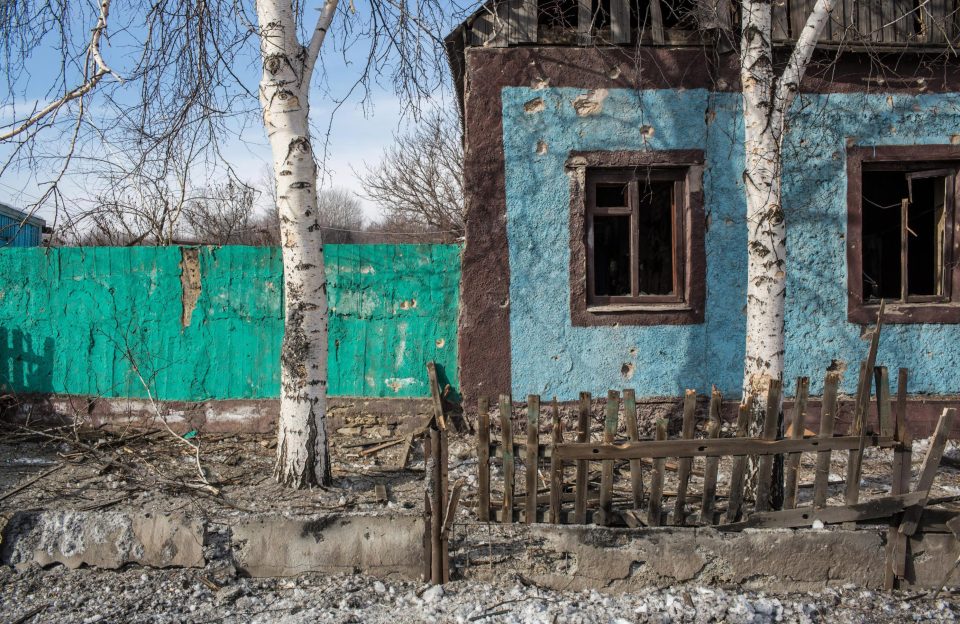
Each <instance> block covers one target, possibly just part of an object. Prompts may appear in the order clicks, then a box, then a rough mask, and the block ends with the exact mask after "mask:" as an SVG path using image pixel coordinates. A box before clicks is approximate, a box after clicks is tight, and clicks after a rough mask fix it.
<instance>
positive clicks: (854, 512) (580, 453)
mask: <svg viewBox="0 0 960 624" xmlns="http://www.w3.org/2000/svg"><path fill="white" fill-rule="evenodd" d="M866 370H868V369H867V361H865V362H863V364H862V365H861V376H860V381H861V383H860V384H859V386H858V397H857V404H856V407H855V413H854V422H853V424H852V426H851V431H849V432H848V434H847V435H842V436H837V435H834V423H835V421H836V419H837V413H838V409H837V406H838V404H837V386H838V383H839V381H840V376H839V374H838V373H835V372H828V373H827V375H826V379H825V382H824V394H823V403H822V408H821V419H820V431H819V433H818V434H816V435H812V436H810V435H804V432H805V428H804V421H805V417H806V411H807V409H806V408H807V392H808V386H809V382H808V379H807V378H803V377H801V378H799V379H798V380H797V392H796V399H795V401H794V406H793V410H792V412H793V414H792V416H793V417H792V420H791V427H790V430H789V432H788V435H787V436H786V437H780V436H779V413H778V408H779V405H780V392H781V387H780V383H779V382H777V381H773V382H771V383H770V385H769V388H768V391H767V397H766V398H767V402H766V405H767V406H768V409H767V410H766V412H765V415H764V422H763V426H762V430H761V433H760V435H759V437H748V431H749V430H750V419H751V409H752V405H751V400H750V398H748V400H747V401H746V402H745V403H744V404H742V405H741V406H740V408H739V413H738V417H737V420H736V423H735V425H734V430H733V432H732V435H731V436H729V437H721V419H720V409H721V404H722V397H721V395H720V393H719V392H718V391H716V390H714V391H713V393H712V396H711V399H710V406H709V419H708V422H707V426H706V428H705V429H706V430H705V432H704V433H705V437H701V438H695V437H694V433H695V429H696V427H695V424H696V423H695V412H696V404H697V396H696V393H695V392H694V391H693V390H688V391H687V392H686V395H685V397H684V398H683V423H682V429H681V436H682V437H681V439H667V426H666V421H663V420H661V421H658V422H657V426H656V436H655V439H653V440H650V439H643V440H642V439H640V437H639V435H638V424H637V402H636V397H635V393H634V391H633V390H629V389H628V390H624V392H623V401H622V410H621V401H620V394H619V393H618V392H616V391H610V393H609V394H608V397H607V402H606V406H605V417H604V425H603V434H602V441H600V442H596V441H592V440H591V439H590V420H591V419H590V415H591V414H590V407H591V397H590V395H589V394H588V393H581V395H580V402H579V410H578V419H577V430H576V432H574V434H573V435H572V436H571V435H568V434H567V433H566V432H564V431H563V428H562V423H561V419H560V409H559V406H558V405H557V402H556V400H554V401H553V404H552V409H551V413H552V427H551V429H550V436H549V441H548V442H546V443H543V444H542V443H541V442H540V418H541V407H540V397H538V396H536V395H530V396H529V397H528V400H527V404H526V438H525V439H514V437H513V429H514V427H513V422H512V418H511V415H512V407H513V405H512V401H511V399H510V397H509V396H507V395H501V396H500V401H499V414H500V416H499V420H500V427H499V430H500V433H501V439H500V441H499V442H495V441H493V440H492V431H493V430H492V429H491V423H490V409H489V408H490V404H489V400H487V399H484V398H481V399H480V400H479V405H478V408H479V410H478V412H479V435H478V459H479V475H478V477H479V479H478V481H479V483H478V485H479V491H478V516H479V519H480V520H482V521H491V520H495V521H500V522H514V521H521V522H527V523H531V522H541V521H542V522H550V523H554V524H567V523H575V524H585V523H587V522H588V521H592V522H593V523H595V524H600V525H614V524H626V525H628V526H634V527H635V526H661V525H664V524H671V525H676V526H682V525H691V524H698V525H719V524H725V525H726V526H728V527H729V528H744V527H747V526H771V527H773V526H778V527H789V526H795V527H800V526H810V525H811V524H813V523H814V522H815V521H816V520H820V521H822V522H824V523H831V522H845V523H851V522H857V521H865V520H871V519H878V518H886V517H890V516H892V515H894V514H896V513H899V512H901V511H904V510H905V509H908V510H911V511H909V512H908V514H906V515H905V522H906V521H907V520H910V519H911V518H912V517H913V515H916V516H917V519H919V513H917V512H915V511H913V510H915V509H916V508H917V506H918V505H919V506H920V509H921V510H922V505H923V503H925V501H926V496H927V494H926V493H927V491H928V490H929V488H930V485H931V484H932V479H933V475H935V473H936V470H937V467H938V465H939V461H940V456H941V455H942V453H943V447H944V445H945V443H946V437H947V432H949V430H950V427H951V426H952V421H953V417H954V410H952V409H950V410H944V414H943V415H942V416H941V419H940V422H939V423H938V426H937V432H938V434H940V433H941V432H942V436H938V435H935V437H934V442H933V443H932V444H931V448H930V452H929V453H928V456H927V458H926V460H925V464H924V467H925V469H924V471H922V472H921V478H920V480H919V482H918V484H917V486H916V488H915V489H914V491H913V492H912V493H911V492H910V491H909V486H910V465H911V450H910V449H911V444H910V437H909V433H908V432H907V428H906V425H905V409H906V381H907V372H906V369H900V374H899V379H898V381H899V388H898V392H897V401H896V405H895V406H894V404H893V402H892V401H891V398H890V393H889V385H888V378H887V371H886V369H885V368H884V367H877V368H876V370H875V375H872V377H874V378H875V379H876V382H877V389H878V390H877V394H876V398H877V416H878V417H877V422H876V425H877V426H876V427H874V432H870V431H868V429H869V428H870V427H869V426H868V424H867V422H866V420H867V419H866V414H867V412H868V411H869V407H868V405H866V404H869V403H870V385H871V384H870V377H871V376H868V375H866V373H865V371H866ZM864 379H866V380H867V381H866V383H863V382H864ZM621 414H622V417H623V418H624V419H625V421H626V422H625V425H626V426H625V430H626V437H627V439H626V440H618V439H617V434H618V429H619V424H620V418H621ZM941 437H942V439H941ZM571 438H572V439H571ZM867 448H891V449H893V450H894V459H893V462H892V467H891V482H892V491H891V494H890V496H886V497H883V498H881V499H873V500H869V501H865V502H862V503H861V502H860V501H859V484H860V460H861V458H862V456H863V453H864V450H865V449H867ZM836 452H841V453H842V452H847V453H848V462H847V465H848V475H847V480H846V481H847V485H846V492H845V504H844V505H842V506H833V507H828V506H827V499H828V494H829V492H828V486H829V476H830V459H831V456H832V454H833V453H836ZM803 453H812V454H815V455H816V473H815V478H814V483H813V498H812V504H811V505H810V506H808V507H801V508H797V489H798V485H799V484H798V477H797V475H798V470H799V466H800V459H801V455H802V454H803ZM777 455H783V456H784V474H785V477H784V487H783V496H782V505H780V507H781V509H779V510H773V509H772V499H773V498H774V496H773V488H774V485H775V484H774V458H775V456H777ZM518 456H519V457H522V458H523V468H524V475H523V479H522V481H523V482H525V484H526V485H525V488H524V490H523V494H522V495H517V493H516V492H515V487H516V484H515V481H516V480H517V479H516V475H515V470H516V460H517V458H518ZM751 456H752V457H754V458H755V464H754V465H755V466H756V478H755V479H749V478H748V474H747V473H748V458H749V457H751ZM695 457H704V458H706V459H705V461H704V462H703V469H702V470H700V471H697V473H696V476H698V477H699V478H700V482H701V488H700V492H699V494H697V495H694V493H692V492H691V491H690V478H691V475H692V474H693V473H694V471H693V463H694V462H693V458H695ZM724 457H727V458H730V462H729V466H730V471H729V476H728V477H727V478H725V479H724V480H725V483H723V484H721V483H719V482H718V481H719V479H718V472H719V464H720V460H721V458H724ZM491 458H499V459H500V460H501V465H502V475H503V483H502V497H501V499H500V500H499V501H494V500H491V471H490V467H491ZM668 458H676V459H677V462H675V463H672V465H670V466H669V467H670V468H671V469H673V470H674V471H676V472H677V485H676V490H675V491H674V492H669V493H668V492H665V491H664V474H665V472H666V470H667V468H668V464H667V459H668ZM595 462H599V463H600V472H599V479H597V478H596V477H597V475H596V473H595V472H591V470H590V467H591V464H593V463H595ZM541 464H543V465H541ZM618 464H620V466H618ZM928 465H929V466H930V468H927V466H928ZM618 467H624V468H626V470H625V472H626V473H628V474H629V481H630V483H629V486H630V487H629V488H622V489H618V488H616V487H615V482H616V481H617V475H618V470H617V468H618ZM542 468H543V469H545V470H544V472H545V473H546V474H547V475H549V476H548V478H545V479H544V481H546V484H545V486H546V487H545V488H542V487H541V469H542ZM927 471H929V475H927ZM571 473H572V477H573V478H572V480H571V479H570V477H571ZM644 473H647V474H648V475H649V477H648V478H647V479H646V480H645V479H644ZM927 476H929V479H927V478H926V477H927ZM597 481H599V485H598V486H597V485H595V484H596V483H597ZM751 481H752V482H754V483H755V485H754V486H753V487H751V485H750V482H751ZM720 490H725V491H726V496H725V503H724V500H723V499H722V498H721V496H720V494H719V491H720ZM626 492H629V493H628V494H626ZM618 496H619V498H617V497H618ZM615 499H617V500H616V502H617V503H618V504H617V505H615V504H614V503H615ZM751 500H752V501H753V505H752V506H751V507H750V508H749V509H747V508H746V506H745V503H747V502H749V501H751ZM778 500H779V498H778ZM668 502H669V504H668ZM748 511H749V513H747V512H748ZM913 530H915V521H913ZM908 534H910V533H908Z"/></svg>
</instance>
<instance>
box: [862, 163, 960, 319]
mask: <svg viewBox="0 0 960 624" xmlns="http://www.w3.org/2000/svg"><path fill="white" fill-rule="evenodd" d="M958 170H960V146H956V145H889V146H875V147H874V146H870V147H858V146H854V147H850V148H848V149H847V208H848V220H847V262H848V272H847V275H848V283H847V318H848V319H849V320H850V321H852V322H855V323H873V322H875V321H876V316H877V309H878V306H879V304H880V300H881V299H882V300H885V301H886V302H887V303H888V304H892V305H888V307H887V308H886V310H887V311H886V313H885V314H884V322H886V323H960V270H958V269H957V260H958V259H960V248H958V242H960V237H957V236H955V235H954V223H955V221H956V212H957V206H956V197H957V184H958V180H957V177H958V176H957V172H958Z"/></svg>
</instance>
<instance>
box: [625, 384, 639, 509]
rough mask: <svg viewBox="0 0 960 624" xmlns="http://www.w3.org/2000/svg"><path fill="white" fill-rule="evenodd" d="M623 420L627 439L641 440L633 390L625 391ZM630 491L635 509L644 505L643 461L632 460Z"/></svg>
mask: <svg viewBox="0 0 960 624" xmlns="http://www.w3.org/2000/svg"><path fill="white" fill-rule="evenodd" d="M623 418H624V420H626V421H627V437H628V438H630V441H631V442H638V441H639V440H640V431H639V429H638V427H637V394H636V392H635V391H634V390H633V389H632V388H627V389H626V390H624V391H623ZM630 489H631V491H632V492H633V508H634V509H640V507H641V506H642V505H643V461H642V460H639V459H632V460H630Z"/></svg>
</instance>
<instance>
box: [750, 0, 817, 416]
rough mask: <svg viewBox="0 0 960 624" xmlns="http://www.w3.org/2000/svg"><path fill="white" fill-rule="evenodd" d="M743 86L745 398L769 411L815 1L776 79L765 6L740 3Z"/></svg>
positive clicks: (765, 2) (780, 348)
mask: <svg viewBox="0 0 960 624" xmlns="http://www.w3.org/2000/svg"><path fill="white" fill-rule="evenodd" d="M742 7H743V29H742V41H741V66H740V81H741V85H742V96H743V119H744V156H745V158H744V165H745V170H744V172H743V180H744V186H745V191H746V200H747V331H746V349H745V358H744V374H743V391H744V395H746V394H748V393H753V394H754V395H755V396H756V399H757V400H756V401H755V402H754V409H755V412H756V414H758V415H760V418H761V419H762V414H763V413H764V411H765V410H766V389H767V385H768V382H769V380H770V379H781V380H782V378H783V354H784V303H785V298H786V286H787V266H786V258H787V256H786V252H787V246H786V234H787V232H786V223H785V221H784V215H783V207H782V205H781V203H780V199H781V192H780V191H781V180H782V172H783V167H782V165H783V136H784V133H785V131H786V125H787V124H786V120H787V113H788V111H789V109H790V106H791V104H792V103H793V100H794V98H795V97H796V94H797V90H798V88H799V85H800V81H801V80H802V79H803V74H804V72H805V71H806V68H807V65H808V64H809V61H810V57H811V55H812V54H813V51H814V49H815V48H816V45H817V39H819V37H820V33H821V32H822V31H823V27H824V26H825V25H826V23H827V20H828V19H829V18H830V11H831V10H832V0H818V2H817V4H816V6H815V7H814V10H813V12H812V13H811V14H810V16H809V18H808V19H807V23H806V25H805V26H804V29H803V32H802V33H801V34H800V36H799V38H798V40H797V44H796V47H795V48H794V50H793V53H792V54H791V56H790V59H789V61H788V63H787V66H786V68H785V69H784V71H783V74H782V75H781V76H780V77H779V79H778V78H776V77H775V74H774V67H773V45H772V34H771V30H772V29H771V25H772V10H771V3H770V0H746V1H745V2H743V5H742Z"/></svg>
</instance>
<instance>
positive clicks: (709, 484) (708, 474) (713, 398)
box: [700, 386, 723, 524]
mask: <svg viewBox="0 0 960 624" xmlns="http://www.w3.org/2000/svg"><path fill="white" fill-rule="evenodd" d="M722 404H723V395H721V394H720V391H719V390H717V387H716V386H714V387H713V391H712V392H711V393H710V424H709V425H708V428H707V437H708V438H710V439H716V438H719V437H720V406H721V405H722ZM719 467H720V458H719V457H707V459H706V462H705V464H704V468H703V497H702V498H701V501H700V522H705V523H707V524H713V523H714V522H713V508H714V504H715V496H716V493H717V470H718V469H719Z"/></svg>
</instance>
